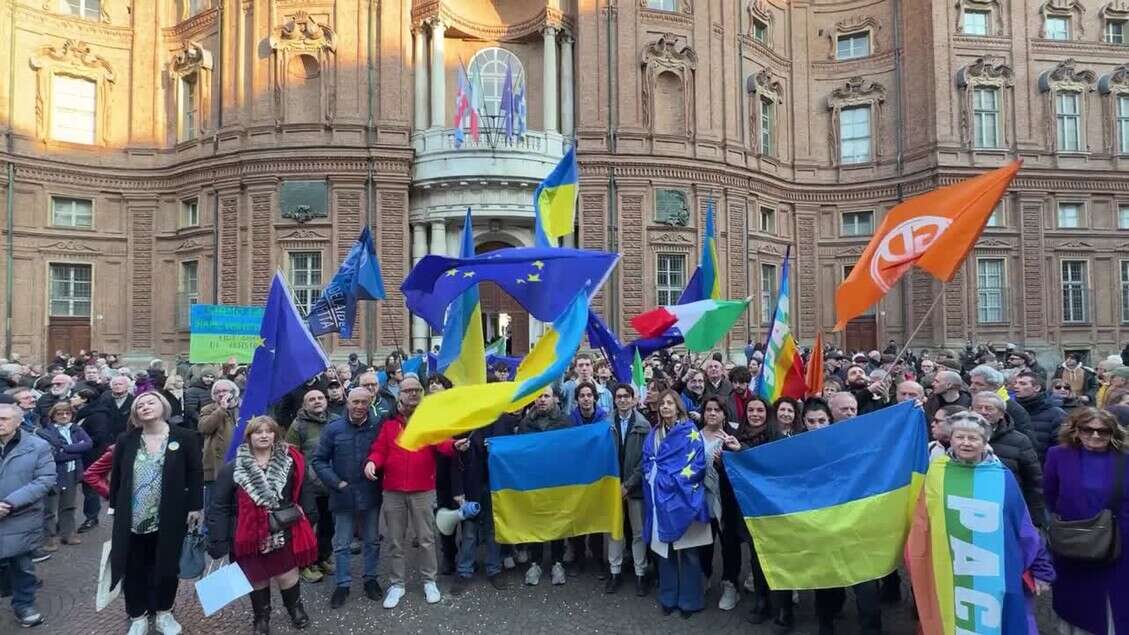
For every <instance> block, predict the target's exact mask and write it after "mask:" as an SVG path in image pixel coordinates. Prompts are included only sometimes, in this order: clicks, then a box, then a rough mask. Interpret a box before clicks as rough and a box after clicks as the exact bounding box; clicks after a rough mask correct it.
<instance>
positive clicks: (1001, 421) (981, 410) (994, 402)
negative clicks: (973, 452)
mask: <svg viewBox="0 0 1129 635" xmlns="http://www.w3.org/2000/svg"><path fill="white" fill-rule="evenodd" d="M972 410H973V412H975V413H977V414H979V415H980V416H982V417H984V418H985V419H987V420H988V423H990V424H992V430H993V432H992V438H991V439H990V440H989V441H988V443H989V445H991V446H992V451H993V452H995V453H996V458H998V459H999V460H1000V462H1001V463H1003V464H1004V465H1005V466H1007V469H1009V470H1011V473H1012V474H1014V475H1015V480H1016V481H1017V482H1018V483H1019V489H1020V490H1021V491H1022V492H1023V500H1025V501H1026V502H1027V510H1028V511H1029V512H1030V513H1031V522H1033V523H1035V526H1036V527H1043V526H1045V525H1046V515H1047V512H1046V503H1045V501H1044V499H1043V464H1042V463H1040V462H1039V454H1038V453H1037V452H1036V451H1035V445H1034V444H1033V443H1031V439H1030V438H1029V437H1028V436H1027V435H1026V434H1023V433H1022V432H1019V431H1018V430H1016V429H1015V426H1014V425H1013V424H1012V421H1011V417H1010V416H1009V415H1008V414H1007V409H1006V407H1005V406H1004V401H1003V399H1000V396H999V395H997V394H996V393H995V392H993V391H990V390H985V391H983V392H978V393H976V394H975V395H973V397H972Z"/></svg>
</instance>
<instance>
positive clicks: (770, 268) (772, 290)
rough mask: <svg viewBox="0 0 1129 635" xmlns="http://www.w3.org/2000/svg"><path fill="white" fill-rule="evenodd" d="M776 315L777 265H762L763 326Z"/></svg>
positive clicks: (770, 321)
mask: <svg viewBox="0 0 1129 635" xmlns="http://www.w3.org/2000/svg"><path fill="white" fill-rule="evenodd" d="M775 314H776V265H761V324H770V323H772V318H773V317H774V316H775Z"/></svg>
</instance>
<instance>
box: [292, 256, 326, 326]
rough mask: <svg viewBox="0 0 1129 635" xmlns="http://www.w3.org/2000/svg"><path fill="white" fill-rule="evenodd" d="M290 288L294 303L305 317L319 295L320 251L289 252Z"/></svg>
mask: <svg viewBox="0 0 1129 635" xmlns="http://www.w3.org/2000/svg"><path fill="white" fill-rule="evenodd" d="M290 287H291V288H292V289H293V290H294V303H295V304H296V305H298V310H299V311H301V312H302V315H306V314H307V313H309V312H310V308H311V307H313V306H314V302H317V300H318V297H319V296H320V295H321V252H320V251H292V252H290Z"/></svg>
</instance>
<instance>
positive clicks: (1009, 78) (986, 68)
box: [956, 56, 1015, 148]
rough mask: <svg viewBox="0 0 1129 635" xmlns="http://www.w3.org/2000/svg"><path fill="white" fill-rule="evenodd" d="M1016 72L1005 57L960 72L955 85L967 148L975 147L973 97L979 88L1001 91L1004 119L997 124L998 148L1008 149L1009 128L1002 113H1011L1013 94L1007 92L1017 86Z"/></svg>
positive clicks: (987, 59)
mask: <svg viewBox="0 0 1129 635" xmlns="http://www.w3.org/2000/svg"><path fill="white" fill-rule="evenodd" d="M1014 78H1015V72H1014V71H1012V69H1011V67H1010V66H1008V65H1007V64H1006V63H1005V60H1004V58H1002V57H993V56H984V57H980V58H977V59H976V61H975V62H973V63H971V64H969V65H968V66H965V67H964V68H962V69H960V70H959V71H957V76H956V84H957V88H958V89H960V136H961V142H962V143H963V144H964V147H966V148H970V147H972V145H973V139H972V134H973V131H972V125H971V123H970V122H971V121H972V110H973V103H972V101H973V95H974V93H975V90H976V89H977V88H980V87H988V88H996V89H999V90H998V98H999V103H998V104H997V106H998V110H999V112H1000V113H1001V119H1000V120H999V121H998V122H997V130H996V133H997V143H996V147H1008V146H1009V145H1010V143H1009V140H1008V135H1007V131H1008V126H1005V125H1002V116H1003V113H1008V112H1012V109H1011V100H1012V97H1011V95H1010V91H1006V90H1004V89H1007V88H1011V87H1012V86H1013V85H1014V83H1015V82H1014V81H1013V80H1014Z"/></svg>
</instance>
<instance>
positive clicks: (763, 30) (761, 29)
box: [753, 18, 768, 44]
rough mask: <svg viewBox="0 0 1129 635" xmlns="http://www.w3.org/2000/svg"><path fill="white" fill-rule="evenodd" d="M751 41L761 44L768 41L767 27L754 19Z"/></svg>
mask: <svg viewBox="0 0 1129 635" xmlns="http://www.w3.org/2000/svg"><path fill="white" fill-rule="evenodd" d="M753 39H754V40H756V41H758V42H760V43H762V44H763V43H765V42H767V41H768V25H767V24H765V23H764V22H762V21H760V20H758V19H756V18H753Z"/></svg>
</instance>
